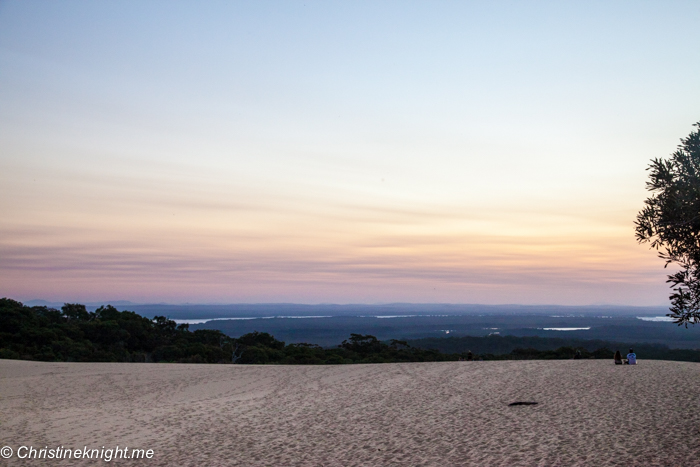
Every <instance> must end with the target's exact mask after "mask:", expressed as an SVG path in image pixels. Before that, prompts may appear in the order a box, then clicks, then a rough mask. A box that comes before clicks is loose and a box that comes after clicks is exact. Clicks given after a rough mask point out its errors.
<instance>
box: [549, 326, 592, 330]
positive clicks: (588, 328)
mask: <svg viewBox="0 0 700 467" xmlns="http://www.w3.org/2000/svg"><path fill="white" fill-rule="evenodd" d="M538 329H542V330H543V331H588V330H590V329H591V327H590V326H588V327H587V328H538Z"/></svg>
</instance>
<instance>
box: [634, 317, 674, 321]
mask: <svg viewBox="0 0 700 467" xmlns="http://www.w3.org/2000/svg"><path fill="white" fill-rule="evenodd" d="M637 319H641V320H642V321H654V322H668V323H670V322H672V321H673V318H671V317H670V316H637Z"/></svg>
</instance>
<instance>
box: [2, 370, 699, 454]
mask: <svg viewBox="0 0 700 467" xmlns="http://www.w3.org/2000/svg"><path fill="white" fill-rule="evenodd" d="M518 400H521V401H522V400H526V401H537V402H539V405H536V406H521V407H509V406H508V403H510V402H514V401H518ZM699 404H700V364H695V363H680V362H660V361H644V360H642V361H640V364H639V365H637V366H636V367H615V366H614V365H613V364H612V362H609V361H596V360H590V361H573V360H571V361H554V362H545V361H531V362H450V363H407V364H383V365H347V366H342V365H341V366H243V365H183V364H171V365H167V364H166V365H163V364H129V363H125V364H118V363H112V364H109V363H87V364H84V363H83V364H80V363H32V362H19V361H9V360H0V414H1V417H2V418H1V419H0V446H5V445H7V446H10V447H12V448H13V449H15V450H16V449H17V447H18V446H21V445H34V446H35V447H44V446H46V445H48V446H49V447H56V446H61V445H62V446H64V447H76V448H77V447H80V448H82V447H83V446H85V445H87V446H88V447H96V448H101V447H102V446H105V447H107V448H109V447H115V445H119V446H120V447H123V446H124V445H128V446H129V447H141V448H145V449H148V448H151V449H153V450H154V451H155V456H154V458H153V459H151V460H150V461H149V460H119V459H117V460H113V461H112V462H110V463H109V464H105V463H103V462H104V461H97V460H94V459H93V460H87V461H77V462H76V461H75V460H71V461H57V460H31V461H30V460H26V459H25V460H19V459H16V458H13V459H10V460H9V461H8V462H7V464H6V465H113V464H115V463H116V464H118V465H180V466H190V465H191V466H200V465H201V466H205V465H206V466H218V465H222V466H223V465H241V466H255V465H275V466H287V465H289V466H291V465H328V466H353V465H362V466H380V465H410V466H413V465H439V466H451V465H509V466H516V465H517V466H520V465H590V466H600V465H620V466H631V465H669V466H671V465H673V466H679V465H700V406H699ZM0 464H3V465H4V461H2V460H0Z"/></svg>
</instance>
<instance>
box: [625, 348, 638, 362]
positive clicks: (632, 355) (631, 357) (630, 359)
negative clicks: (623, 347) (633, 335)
mask: <svg viewBox="0 0 700 467" xmlns="http://www.w3.org/2000/svg"><path fill="white" fill-rule="evenodd" d="M625 363H626V364H628V365H636V364H637V354H636V353H634V350H633V349H630V353H628V354H627V361H626V362H625Z"/></svg>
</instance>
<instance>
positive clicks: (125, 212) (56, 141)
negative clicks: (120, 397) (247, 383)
mask: <svg viewBox="0 0 700 467" xmlns="http://www.w3.org/2000/svg"><path fill="white" fill-rule="evenodd" d="M699 47H700V2H697V1H687V2H639V1H635V2H632V1H629V2H626V1H619V2H607V1H606V2H603V1H601V2H578V3H574V2H558V1H552V2H505V1H495V2H492V1H455V2H441V1H423V2H408V1H397V2H391V1H381V2H376V1H367V2H359V1H339V2H329V1H323V2H314V1H306V2H303V1H299V2H293V1H279V2H265V1H250V2H193V1H190V2H180V3H178V2H171V1H167V2H166V1H146V2H144V1H133V2H128V1H111V2H110V1H103V2H92V1H82V2H81V1H78V2H73V1H61V2H51V1H9V2H7V1H6V2H0V296H7V297H11V298H15V299H19V300H28V299H35V298H41V299H46V300H55V301H97V300H131V301H134V302H168V303H182V302H193V303H242V302H246V303H252V302H268V303H269V302H296V303H386V302H421V303H434V302H440V303H485V304H504V303H521V304H562V305H582V304H627V305H664V304H666V303H667V302H668V299H667V297H668V292H669V289H668V286H667V284H666V283H665V277H666V274H667V273H668V272H669V271H668V270H664V269H663V261H662V260H660V259H658V258H657V257H656V254H655V253H654V252H653V251H651V250H649V248H648V246H646V245H638V244H637V243H636V242H635V239H634V226H633V222H634V218H635V216H636V213H637V211H638V210H639V209H640V208H641V207H642V204H643V201H644V199H645V197H646V196H647V192H646V191H645V186H644V184H645V181H646V179H647V172H646V167H647V166H648V163H649V160H650V159H652V158H654V157H666V156H668V155H669V154H670V153H671V152H672V151H673V150H674V149H675V148H676V146H677V145H678V143H679V139H680V138H682V137H685V136H686V135H687V134H688V133H689V132H690V131H691V130H692V128H693V127H692V124H693V123H695V122H697V121H699V120H700V60H698V59H697V54H698V48H699Z"/></svg>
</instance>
